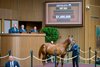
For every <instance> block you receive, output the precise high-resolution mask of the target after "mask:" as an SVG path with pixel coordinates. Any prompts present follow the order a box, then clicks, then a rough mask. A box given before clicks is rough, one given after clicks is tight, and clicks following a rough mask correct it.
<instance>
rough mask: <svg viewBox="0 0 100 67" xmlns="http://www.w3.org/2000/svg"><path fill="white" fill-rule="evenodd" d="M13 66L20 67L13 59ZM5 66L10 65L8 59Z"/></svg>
mask: <svg viewBox="0 0 100 67" xmlns="http://www.w3.org/2000/svg"><path fill="white" fill-rule="evenodd" d="M13 63H14V67H20V65H19V63H18V62H17V61H14V62H13ZM5 67H10V61H8V62H7V63H6V64H5Z"/></svg>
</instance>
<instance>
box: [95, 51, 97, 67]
mask: <svg viewBox="0 0 100 67" xmlns="http://www.w3.org/2000/svg"><path fill="white" fill-rule="evenodd" d="M96 59H97V51H96V50H95V67H96Z"/></svg>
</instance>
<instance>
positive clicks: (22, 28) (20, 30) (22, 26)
mask: <svg viewBox="0 0 100 67" xmlns="http://www.w3.org/2000/svg"><path fill="white" fill-rule="evenodd" d="M19 32H20V33H23V32H24V33H25V32H26V29H25V28H24V25H21V28H20V29H19Z"/></svg>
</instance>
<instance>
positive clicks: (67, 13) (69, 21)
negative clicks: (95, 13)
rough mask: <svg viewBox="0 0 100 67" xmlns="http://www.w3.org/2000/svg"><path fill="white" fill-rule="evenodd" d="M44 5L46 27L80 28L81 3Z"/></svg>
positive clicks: (50, 3)
mask: <svg viewBox="0 0 100 67" xmlns="http://www.w3.org/2000/svg"><path fill="white" fill-rule="evenodd" d="M45 5H46V6H45V9H46V14H45V24H46V25H47V26H82V2H48V3H46V4H45Z"/></svg>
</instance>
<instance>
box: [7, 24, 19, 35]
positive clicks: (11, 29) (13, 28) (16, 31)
mask: <svg viewBox="0 0 100 67" xmlns="http://www.w3.org/2000/svg"><path fill="white" fill-rule="evenodd" d="M9 33H19V30H18V28H17V25H16V24H14V26H13V27H11V28H10V29H9Z"/></svg>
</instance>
